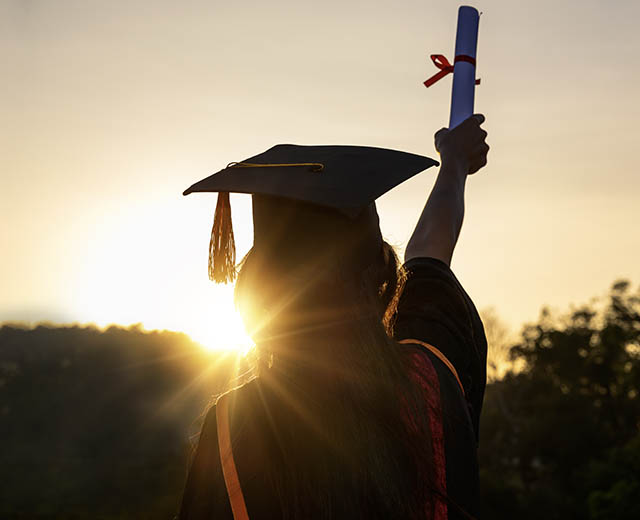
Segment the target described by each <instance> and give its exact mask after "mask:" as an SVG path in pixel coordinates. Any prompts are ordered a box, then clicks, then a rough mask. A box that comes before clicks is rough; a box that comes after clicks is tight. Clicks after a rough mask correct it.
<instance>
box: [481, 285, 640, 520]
mask: <svg viewBox="0 0 640 520" xmlns="http://www.w3.org/2000/svg"><path fill="white" fill-rule="evenodd" d="M600 303H604V305H601V304H600ZM511 358H512V360H520V361H524V368H523V369H522V370H521V371H519V372H518V373H515V372H514V371H510V372H508V373H507V374H506V375H505V377H503V378H502V380H500V381H496V382H495V383H493V384H492V385H490V387H489V388H488V389H487V394H486V398H485V409H484V412H483V417H482V426H481V436H480V457H481V461H480V468H481V480H482V483H483V494H482V499H483V508H484V517H486V518H516V517H517V518H521V519H527V518H532V519H533V518H536V519H537V518H540V517H541V516H544V517H545V518H547V519H549V520H552V519H556V518H558V519H560V518H562V519H574V518H575V519H584V518H591V519H605V518H607V519H610V520H616V519H632V518H634V519H635V518H640V509H639V506H638V504H639V503H640V502H638V499H637V497H638V492H639V491H640V399H639V397H638V392H640V388H639V387H640V362H639V361H640V293H637V292H636V293H635V294H634V293H632V292H631V291H630V287H629V284H628V282H625V281H620V282H616V283H615V284H614V285H613V287H612V289H611V291H610V294H609V295H608V298H607V301H606V302H599V303H594V304H591V305H587V306H583V307H581V308H578V309H576V310H574V311H573V312H571V313H570V314H569V315H568V316H563V317H560V318H558V317H553V316H552V315H551V314H550V312H549V311H548V310H546V309H545V310H543V312H542V314H541V318H540V320H539V322H538V323H537V324H535V325H530V326H527V327H525V328H524V330H523V331H522V335H521V338H520V341H519V342H518V344H516V345H514V346H513V347H512V348H511Z"/></svg>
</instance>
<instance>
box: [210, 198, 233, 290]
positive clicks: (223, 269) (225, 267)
mask: <svg viewBox="0 0 640 520" xmlns="http://www.w3.org/2000/svg"><path fill="white" fill-rule="evenodd" d="M235 279H236V242H235V239H234V237H233V226H232V224H231V204H230V203H229V193H227V192H220V193H218V203H217V204H216V213H215V216H214V217H213V228H212V229H211V240H210V241H209V280H213V281H214V282H216V283H227V282H233V281H234V280H235Z"/></svg>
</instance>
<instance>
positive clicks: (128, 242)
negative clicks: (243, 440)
mask: <svg viewBox="0 0 640 520" xmlns="http://www.w3.org/2000/svg"><path fill="white" fill-rule="evenodd" d="M459 5H460V4H459V3H457V2H452V1H427V0H423V1H398V0H396V1H393V2H392V1H377V2H372V1H367V2H364V1H345V0H341V1H337V0H324V1H323V2H306V1H300V0H298V1H292V0H286V1H285V0H275V1H271V2H264V1H263V2H259V1H252V2H248V1H234V2H222V1H218V0H209V1H204V0H201V1H195V0H184V1H180V2H175V1H166V0H154V1H150V0H149V1H139V0H138V1H126V2H125V1H119V2H113V1H97V0H93V1H87V0H81V1H72V0H60V1H54V0H50V1H44V0H43V1H38V0H0V58H1V60H2V64H3V67H2V69H3V75H2V76H3V79H2V81H1V82H0V103H1V106H0V108H1V114H2V116H1V118H2V124H0V147H1V150H0V172H1V173H0V174H1V176H2V177H1V178H2V184H1V189H0V219H1V221H2V233H1V234H0V251H1V254H0V259H1V260H0V261H1V264H0V265H1V267H2V268H1V269H0V321H2V320H12V321H16V320H20V321H31V322H36V321H39V320H48V321H53V322H58V323H69V322H79V323H89V322H96V323H98V324H100V325H106V324H109V323H120V324H130V323H137V322H141V323H143V324H144V326H145V327H147V328H168V329H173V330H181V331H185V332H187V333H189V334H191V335H192V336H193V337H194V338H196V339H198V340H199V341H202V342H205V343H207V342H208V344H209V345H214V346H224V345H226V344H228V343H234V342H236V341H238V335H237V330H239V328H240V327H239V319H238V317H237V315H236V314H235V313H234V312H235V311H234V309H233V304H232V297H231V295H232V288H231V287H225V286H222V287H216V286H215V285H214V284H212V283H211V282H209V280H208V278H207V248H208V240H209V233H210V229H211V222H212V217H213V209H214V207H215V201H216V196H215V195H214V194H196V195H191V196H189V197H183V196H182V191H183V190H184V189H185V188H187V187H188V186H189V185H191V184H192V183H193V182H194V181H196V180H199V179H201V178H203V177H205V176H207V175H209V174H211V173H213V172H215V171H217V170H219V169H221V168H222V167H224V166H225V165H226V164H227V163H229V162H231V161H239V160H242V159H244V158H246V157H249V156H252V155H254V154H256V153H259V152H261V151H263V150H265V149H267V148H269V147H271V146H272V145H274V144H277V143H296V144H359V145H370V146H381V147H389V148H396V149H401V150H406V151H410V152H414V153H420V154H423V155H428V156H431V157H437V154H436V152H435V150H434V147H433V134H434V132H435V131H436V130H438V129H439V128H441V127H442V126H445V125H446V124H447V121H448V113H449V101H450V89H451V77H450V76H449V77H448V78H446V79H444V80H441V81H440V82H439V83H437V84H436V85H435V86H433V87H432V88H430V89H426V88H424V86H423V85H422V82H423V81H424V80H425V79H426V78H427V77H429V76H431V75H432V74H433V73H434V72H435V71H436V69H435V68H434V67H433V65H432V64H431V62H430V60H429V54H431V53H443V54H446V55H447V56H448V57H449V58H452V53H453V46H454V37H455V24H456V16H457V7H458V6H459ZM472 5H474V6H475V7H477V8H478V9H479V10H481V11H482V12H483V14H482V16H481V19H480V31H479V42H478V76H479V77H480V78H482V84H481V86H479V87H478V88H477V90H476V111H477V112H482V113H484V114H485V115H486V118H487V121H486V123H485V125H484V126H485V128H486V129H487V130H488V132H489V137H488V142H489V144H490V145H491V152H490V155H489V164H488V166H487V167H486V168H485V169H484V170H482V171H481V172H480V173H479V174H477V175H475V176H473V177H472V178H471V179H469V182H468V184H467V213H466V217H465V224H464V227H463V231H462V234H461V237H460V241H459V245H458V248H457V250H456V252H455V254H454V259H453V263H452V268H453V270H454V272H455V273H456V275H457V276H458V278H459V279H460V281H461V282H462V283H463V285H464V286H465V287H466V289H467V291H468V292H469V293H470V295H471V296H472V298H473V299H474V301H475V302H476V304H477V306H478V307H479V308H481V309H482V308H486V307H489V306H493V307H495V309H496V311H497V313H498V314H499V315H500V316H501V317H502V318H503V319H504V320H505V321H506V322H507V323H508V324H510V325H511V326H512V327H513V328H514V329H518V328H519V327H520V325H521V324H522V323H524V322H530V321H534V320H535V319H536V318H537V317H538V313H539V310H540V308H541V306H542V305H545V304H546V305H550V306H552V307H555V308H558V309H568V307H569V305H570V304H572V303H573V304H579V303H583V302H586V301H588V299H589V298H590V297H592V296H595V295H599V294H603V293H605V292H606V291H607V289H608V287H609V286H610V285H611V283H612V282H613V281H614V280H615V279H618V278H623V277H624V278H629V279H630V280H631V281H632V283H634V285H637V284H638V283H640V261H639V259H640V231H639V229H638V228H639V225H638V224H639V223H640V197H639V194H640V171H638V170H639V169H638V167H637V162H638V147H639V146H640V100H639V97H638V93H639V92H640V87H639V86H638V83H639V81H640V31H638V29H637V25H638V20H640V2H639V1H638V0H619V1H615V0H609V1H604V0H599V1H596V0H581V1H562V0H555V1H551V0H544V1H537V2H520V1H507V0H494V1H481V2H477V3H474V4H472ZM435 174H436V170H435V169H430V170H427V171H426V172H424V173H423V174H420V175H418V176H416V177H415V178H413V179H412V180H410V181H408V182H406V183H405V184H404V185H402V186H400V187H399V188H397V189H395V190H394V191H392V192H391V193H390V194H388V195H385V196H384V197H383V198H382V199H380V201H379V204H378V207H379V213H380V216H381V220H382V230H383V233H384V235H385V236H386V237H387V239H389V240H390V241H391V242H392V243H393V244H395V245H397V246H398V247H399V249H400V250H401V251H402V250H403V249H404V246H405V245H406V242H407V240H408V238H409V235H410V233H411V231H412V229H413V226H414V224H415V222H416V220H417V217H418V215H419V213H420V211H421V209H422V206H423V205H424V202H425V200H426V198H427V196H428V194H429V190H430V188H431V186H432V185H433V182H434V179H435ZM232 206H233V213H234V215H233V218H234V227H235V231H236V239H237V243H238V253H239V256H242V255H243V254H244V253H245V252H246V251H247V250H248V248H249V247H250V245H251V240H252V229H251V219H250V205H249V198H248V197H247V196H240V195H236V196H232Z"/></svg>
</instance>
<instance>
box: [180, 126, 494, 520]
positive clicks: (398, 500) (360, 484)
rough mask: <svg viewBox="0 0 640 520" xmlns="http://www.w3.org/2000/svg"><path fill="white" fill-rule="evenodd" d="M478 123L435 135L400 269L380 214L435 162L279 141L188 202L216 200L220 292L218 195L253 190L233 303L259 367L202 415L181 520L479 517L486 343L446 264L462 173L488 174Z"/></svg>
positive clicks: (456, 228)
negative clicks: (428, 180) (250, 241)
mask: <svg viewBox="0 0 640 520" xmlns="http://www.w3.org/2000/svg"><path fill="white" fill-rule="evenodd" d="M483 121H484V117H483V116H482V115H479V114H478V115H474V116H472V117H471V118H469V119H467V120H466V121H465V122H463V123H462V124H461V125H459V126H458V127H456V128H455V129H453V130H451V131H449V130H447V129H442V130H440V131H439V132H437V133H436V135H435V145H436V149H437V150H438V152H439V154H440V157H441V162H442V163H441V167H440V170H439V173H438V177H437V180H436V183H435V185H434V187H433V189H432V192H431V194H430V196H429V198H428V200H427V203H426V205H425V207H424V210H423V212H422V214H421V216H420V218H419V221H418V223H417V225H416V228H415V231H414V232H413V234H412V236H411V238H410V240H409V242H408V245H407V247H406V251H405V262H404V266H401V265H400V263H399V261H398V259H397V257H396V254H395V253H394V250H393V248H392V247H391V246H390V245H389V244H387V243H386V242H384V241H383V240H382V237H381V235H380V229H379V223H378V216H377V212H376V210H375V202H374V200H375V198H377V197H379V196H380V195H381V194H382V193H384V192H386V191H388V190H389V189H391V188H392V187H393V186H395V185H397V184H399V183H400V182H402V181H404V180H405V179H407V178H409V177H411V176H412V175H415V174H416V173H418V172H419V171H422V170H424V169H426V168H428V167H429V166H432V165H436V164H437V162H436V161H434V160H432V159H428V158H425V157H420V156H416V155H413V154H407V153H403V152H397V151H393V150H383V149H377V148H366V147H346V146H343V147H331V146H326V147H303V146H294V145H278V146H276V147H274V148H272V149H270V150H268V151H267V152H265V153H264V154H261V155H258V156H255V157H253V158H251V159H248V160H247V161H243V162H241V163H231V164H230V165H229V166H228V167H227V168H225V169H224V170H222V171H221V172H219V173H217V174H214V175H212V176H210V177H208V178H207V179H204V180H203V181H200V182H199V183H196V184H195V185H193V186H192V187H191V188H189V189H188V190H187V191H186V192H185V194H188V193H191V192H196V191H217V192H219V195H218V205H217V208H216V216H215V219H214V229H213V231H212V238H211V243H210V276H211V277H212V278H214V279H216V280H217V281H225V282H226V281H230V280H232V279H233V278H234V275H235V272H236V270H235V252H234V244H233V233H232V228H231V223H230V206H229V202H228V198H227V197H228V196H227V197H225V194H226V193H227V192H229V191H236V192H245V193H252V201H253V221H254V245H253V247H252V249H251V250H250V251H249V253H248V254H247V255H246V257H245V258H244V259H243V261H242V262H241V263H240V265H239V271H238V275H237V283H236V287H235V298H236V303H237V306H238V308H239V310H240V312H241V314H242V316H243V319H244V321H245V323H246V325H247V329H248V330H249V331H251V333H252V335H253V337H254V340H255V343H256V351H257V354H258V361H257V366H256V377H255V378H253V379H252V380H251V381H249V382H247V383H246V384H244V385H242V386H241V387H239V388H235V389H233V390H231V391H229V392H227V393H225V394H223V395H222V396H220V397H219V398H218V400H217V401H216V405H215V406H213V407H212V408H211V409H210V410H209V411H208V413H207V415H206V418H205V420H204V424H203V426H202V430H201V435H200V438H199V442H198V446H197V449H196V450H195V453H194V456H193V459H192V462H191V466H190V470H189V473H188V476H187V481H186V484H185V489H184V493H183V499H182V503H181V507H180V513H179V518H180V520H195V519H198V520H200V519H205V518H206V519H209V518H216V519H225V518H228V519H231V518H235V519H240V518H252V519H256V518H323V519H324V518H326V519H329V518H332V519H333V518H369V519H370V518H381V519H382V518H384V519H389V518H403V519H404V518H407V519H414V518H415V519H417V518H428V519H436V520H443V519H445V518H474V517H475V516H476V515H477V514H478V464H477V452H476V450H477V441H478V424H479V417H480V412H481V408H482V400H483V394H484V388H485V381H486V350H487V343H486V339H485V335H484V330H483V326H482V322H481V320H480V317H479V315H478V312H477V310H476V308H475V306H474V304H473V302H472V300H471V299H470V297H469V296H468V294H467V293H466V292H465V290H464V289H463V287H462V286H461V284H460V283H459V281H458V280H457V279H456V277H455V275H454V274H453V272H452V271H451V269H450V262H451V258H452V254H453V251H454V248H455V245H456V242H457V239H458V235H459V233H460V229H461V226H462V221H463V215H464V190H465V183H466V179H467V176H468V175H470V174H474V173H476V172H477V171H478V170H480V169H481V168H482V167H483V166H484V165H485V164H486V163H487V153H488V150H489V146H488V145H487V144H486V136H487V134H486V132H485V131H484V130H483V129H482V128H481V124H482V123H483Z"/></svg>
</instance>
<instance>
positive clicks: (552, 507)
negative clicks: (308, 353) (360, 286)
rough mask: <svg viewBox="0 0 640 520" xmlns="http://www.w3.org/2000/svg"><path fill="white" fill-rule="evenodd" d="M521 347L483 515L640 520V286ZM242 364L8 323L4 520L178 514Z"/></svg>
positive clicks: (182, 349) (485, 421)
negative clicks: (217, 403)
mask: <svg viewBox="0 0 640 520" xmlns="http://www.w3.org/2000/svg"><path fill="white" fill-rule="evenodd" d="M489 337H490V339H491V338H492V337H493V338H499V337H500V335H495V334H490V335H489ZM494 341H498V340H496V339H494ZM513 343H514V344H513V345H508V347H509V348H508V349H507V350H508V352H509V356H508V357H509V359H508V363H509V365H508V367H507V368H508V370H506V372H505V371H504V370H503V371H502V372H501V373H502V376H501V378H499V379H497V380H495V381H493V382H492V383H491V384H489V386H488V388H487V394H486V399H485V408H484V412H483V418H482V424H481V437H480V459H481V460H480V467H481V485H482V507H483V514H482V515H481V518H492V519H507V518H508V519H512V518H519V519H529V518H531V519H533V518H536V519H538V518H539V517H541V516H544V517H545V518H547V519H549V520H552V519H556V518H558V519H560V518H562V519H585V518H586V519H593V520H600V519H613V520H617V519H631V518H633V519H636V518H640V500H638V496H640V397H639V396H638V393H639V392H640V388H639V387H640V363H639V360H640V293H639V292H635V293H634V292H632V291H631V289H630V287H629V284H628V283H627V282H618V283H616V284H615V285H614V286H613V287H612V289H611V292H610V294H609V295H608V297H607V299H606V301H602V302H598V303H594V304H590V305H587V306H584V307H582V308H580V309H576V310H575V311H573V312H571V313H569V314H568V315H565V316H554V315H552V314H551V313H550V312H548V311H543V313H542V314H541V318H540V320H539V322H538V323H537V324H534V325H530V326H527V327H525V328H524V329H523V330H522V332H521V334H520V337H519V338H517V340H516V341H515V342H513ZM504 347H505V345H497V344H496V345H493V346H492V347H490V348H494V349H495V350H496V351H499V350H500V349H501V348H503V349H504ZM244 370H246V367H245V366H242V364H241V363H240V362H239V361H238V360H237V359H235V358H234V357H233V356H230V355H227V356H222V355H216V356H214V355H212V354H209V353H207V352H206V351H204V350H203V349H202V348H201V347H200V346H199V345H197V344H195V343H193V342H192V341H190V340H189V338H188V337H187V336H185V335H182V334H177V333H171V332H145V331H143V330H141V329H140V328H138V327H131V328H128V329H123V328H118V327H111V328H109V329H107V330H105V331H100V330H98V329H96V328H91V327H48V326H39V327H36V328H34V329H25V328H21V327H18V326H8V325H7V326H4V327H2V328H0V446H2V449H1V450H0V483H1V485H0V518H3V519H8V520H9V519H27V518H29V519H37V518H47V519H49V518H52V519H53V518H60V519H62V518H65V519H89V518H91V519H105V520H106V519H109V520H116V519H134V518H135V519H162V518H165V519H171V518H172V517H173V515H174V514H175V513H176V511H177V507H178V504H179V500H180V495H181V491H182V486H183V483H184V478H185V475H186V469H187V464H188V457H189V453H190V451H191V444H192V438H193V436H194V435H195V434H197V431H198V428H199V425H200V419H201V416H202V412H203V411H204V410H205V409H206V406H207V405H208V403H209V401H210V399H211V397H212V396H213V395H215V393H217V392H218V391H220V390H221V389H223V388H224V387H225V386H226V385H227V384H228V383H229V381H228V378H229V377H232V376H233V375H234V374H237V373H242V372H244Z"/></svg>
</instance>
